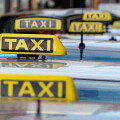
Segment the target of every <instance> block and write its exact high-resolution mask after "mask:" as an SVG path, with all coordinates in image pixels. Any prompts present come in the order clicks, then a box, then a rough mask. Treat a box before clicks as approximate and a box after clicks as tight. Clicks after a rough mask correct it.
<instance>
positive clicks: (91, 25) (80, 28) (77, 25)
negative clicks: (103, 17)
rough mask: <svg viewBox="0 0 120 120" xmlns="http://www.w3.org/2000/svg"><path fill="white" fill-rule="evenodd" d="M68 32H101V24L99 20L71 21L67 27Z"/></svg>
mask: <svg viewBox="0 0 120 120" xmlns="http://www.w3.org/2000/svg"><path fill="white" fill-rule="evenodd" d="M69 32H70V33H81V32H83V33H86V34H91V33H95V34H99V33H103V32H104V29H103V25H102V23H99V22H71V24H70V27H69Z"/></svg>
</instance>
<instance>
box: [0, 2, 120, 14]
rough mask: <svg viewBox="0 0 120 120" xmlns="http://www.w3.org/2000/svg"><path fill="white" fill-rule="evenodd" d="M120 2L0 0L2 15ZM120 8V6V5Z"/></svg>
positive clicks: (91, 6) (95, 6) (93, 6)
mask: <svg viewBox="0 0 120 120" xmlns="http://www.w3.org/2000/svg"><path fill="white" fill-rule="evenodd" d="M119 2H120V0H0V12H1V14H3V15H4V14H6V13H16V12H20V11H28V10H40V9H50V8H57V9H65V8H81V7H82V5H83V7H84V8H98V7H99V6H100V4H113V5H114V4H116V3H117V4H118V3H119ZM119 6H120V5H119Z"/></svg>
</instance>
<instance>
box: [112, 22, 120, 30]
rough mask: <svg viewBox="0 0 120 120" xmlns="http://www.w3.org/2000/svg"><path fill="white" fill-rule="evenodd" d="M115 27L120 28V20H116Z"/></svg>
mask: <svg viewBox="0 0 120 120" xmlns="http://www.w3.org/2000/svg"><path fill="white" fill-rule="evenodd" d="M113 28H114V29H120V21H114V23H113Z"/></svg>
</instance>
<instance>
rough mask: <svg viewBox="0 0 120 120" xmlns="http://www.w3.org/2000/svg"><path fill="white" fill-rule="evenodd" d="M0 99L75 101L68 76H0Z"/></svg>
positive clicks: (72, 86) (71, 82)
mask: <svg viewBox="0 0 120 120" xmlns="http://www.w3.org/2000/svg"><path fill="white" fill-rule="evenodd" d="M0 84H1V87H0V89H1V90H0V91H1V94H0V97H1V98H16V99H40V100H58V101H77V100H78V95H77V92H76V88H75V86H74V83H73V80H72V79H71V78H70V77H68V76H50V75H0Z"/></svg>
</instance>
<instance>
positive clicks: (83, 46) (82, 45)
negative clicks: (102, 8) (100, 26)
mask: <svg viewBox="0 0 120 120" xmlns="http://www.w3.org/2000/svg"><path fill="white" fill-rule="evenodd" d="M83 7H84V5H83V2H82V17H83ZM81 22H82V28H83V20H82V18H81ZM83 34H84V32H83V29H82V31H81V39H80V44H79V50H80V60H83V50H84V49H85V44H84V42H83Z"/></svg>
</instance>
